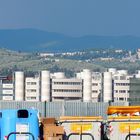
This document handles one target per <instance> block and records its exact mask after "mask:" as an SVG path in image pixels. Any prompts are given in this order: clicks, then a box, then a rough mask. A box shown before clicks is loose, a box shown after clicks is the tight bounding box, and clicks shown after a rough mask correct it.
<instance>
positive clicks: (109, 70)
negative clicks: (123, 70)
mask: <svg viewBox="0 0 140 140" xmlns="http://www.w3.org/2000/svg"><path fill="white" fill-rule="evenodd" d="M108 72H111V73H112V74H115V73H116V72H117V70H116V69H115V68H109V69H108Z"/></svg>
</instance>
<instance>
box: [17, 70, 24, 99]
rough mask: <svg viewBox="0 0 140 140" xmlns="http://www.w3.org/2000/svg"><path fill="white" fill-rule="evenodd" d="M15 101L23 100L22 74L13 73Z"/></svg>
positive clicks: (18, 72)
mask: <svg viewBox="0 0 140 140" xmlns="http://www.w3.org/2000/svg"><path fill="white" fill-rule="evenodd" d="M15 100H16V101H23V100H24V72H22V71H16V72H15Z"/></svg>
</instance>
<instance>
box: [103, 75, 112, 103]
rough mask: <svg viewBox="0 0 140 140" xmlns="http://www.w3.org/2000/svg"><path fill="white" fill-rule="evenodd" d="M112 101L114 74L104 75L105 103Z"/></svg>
mask: <svg viewBox="0 0 140 140" xmlns="http://www.w3.org/2000/svg"><path fill="white" fill-rule="evenodd" d="M108 101H112V73H111V72H104V73H103V102H108Z"/></svg>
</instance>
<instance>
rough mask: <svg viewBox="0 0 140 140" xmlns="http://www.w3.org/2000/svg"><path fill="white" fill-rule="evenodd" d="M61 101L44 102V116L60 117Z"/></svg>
mask: <svg viewBox="0 0 140 140" xmlns="http://www.w3.org/2000/svg"><path fill="white" fill-rule="evenodd" d="M63 106H64V103H63V102H47V103H46V117H60V116H61V115H62V114H64V112H63Z"/></svg>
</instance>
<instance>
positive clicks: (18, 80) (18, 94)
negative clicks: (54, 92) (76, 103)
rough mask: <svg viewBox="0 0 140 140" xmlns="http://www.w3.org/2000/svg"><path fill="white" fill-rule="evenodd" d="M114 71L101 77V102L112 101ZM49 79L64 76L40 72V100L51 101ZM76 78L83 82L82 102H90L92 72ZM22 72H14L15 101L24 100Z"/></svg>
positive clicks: (87, 70) (62, 75) (60, 73)
mask: <svg viewBox="0 0 140 140" xmlns="http://www.w3.org/2000/svg"><path fill="white" fill-rule="evenodd" d="M116 72H117V71H116V69H109V70H108V72H104V73H103V75H102V92H101V94H102V96H101V97H102V99H101V101H103V102H108V101H112V99H113V89H112V84H113V80H112V79H113V78H112V74H115V73H116ZM120 73H122V74H126V71H120ZM51 78H57V79H64V78H65V75H64V73H62V72H58V73H54V74H53V75H52V74H50V72H49V71H46V70H44V71H41V73H40V97H41V98H40V100H41V101H51ZM77 78H80V79H82V80H83V101H84V102H91V100H92V97H91V95H92V72H91V71H90V70H89V69H84V70H83V71H82V72H80V73H78V74H77ZM24 79H25V78H24V72H21V71H20V72H15V79H14V81H15V87H14V89H15V100H16V101H23V100H24V97H25V96H24V94H25V93H24V89H25V87H24V86H25V85H24V83H25V82H24Z"/></svg>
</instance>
